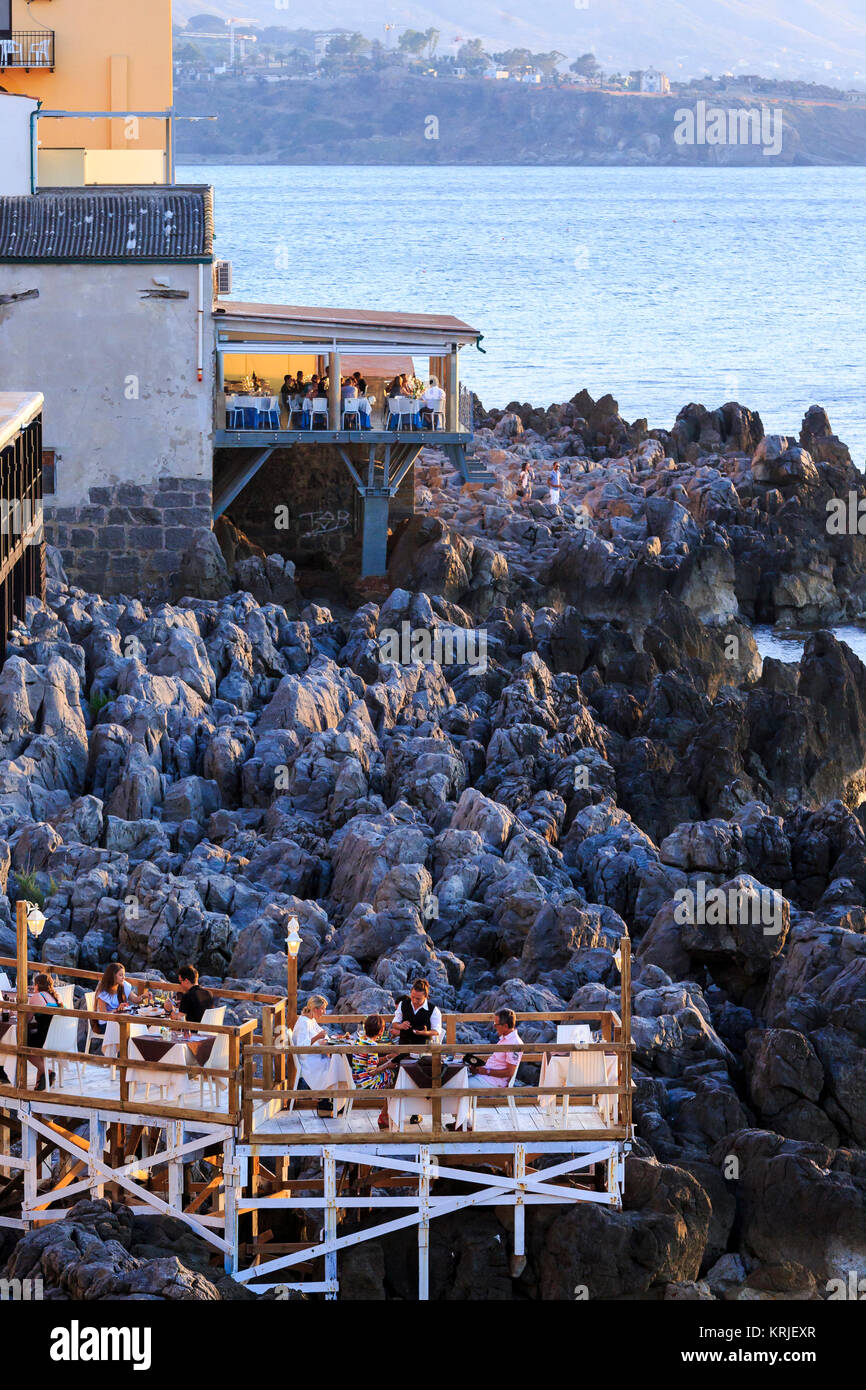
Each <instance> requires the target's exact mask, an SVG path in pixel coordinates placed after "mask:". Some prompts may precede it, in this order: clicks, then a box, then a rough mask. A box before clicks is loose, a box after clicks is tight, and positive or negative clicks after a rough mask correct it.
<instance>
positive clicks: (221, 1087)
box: [198, 1033, 229, 1110]
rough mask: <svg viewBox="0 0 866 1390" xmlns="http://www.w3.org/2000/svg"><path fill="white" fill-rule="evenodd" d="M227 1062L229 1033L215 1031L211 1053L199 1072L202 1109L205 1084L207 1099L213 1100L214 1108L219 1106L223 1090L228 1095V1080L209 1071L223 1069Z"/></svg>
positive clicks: (226, 1066) (202, 1106)
mask: <svg viewBox="0 0 866 1390" xmlns="http://www.w3.org/2000/svg"><path fill="white" fill-rule="evenodd" d="M228 1064H229V1035H228V1033H217V1035H216V1041H215V1042H214V1045H213V1048H212V1049H211V1054H210V1056H209V1057H208V1059H207V1061H206V1062H205V1064H204V1066H203V1067H202V1069H201V1072H200V1074H199V1083H198V1084H199V1100H200V1101H201V1108H202V1110H204V1088H205V1086H207V1088H208V1091H209V1092H210V1095H209V1099H210V1100H212V1101H213V1107H214V1109H215V1110H218V1109H219V1106H220V1095H221V1092H222V1091H225V1093H226V1097H228V1089H229V1088H228V1082H227V1081H226V1079H225V1077H223V1076H212V1075H209V1073H210V1072H214V1071H225V1070H227V1068H228Z"/></svg>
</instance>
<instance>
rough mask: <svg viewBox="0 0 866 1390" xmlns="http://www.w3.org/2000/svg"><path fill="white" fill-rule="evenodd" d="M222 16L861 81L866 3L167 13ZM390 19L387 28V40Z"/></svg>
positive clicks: (640, 63) (626, 61)
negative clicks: (430, 31) (424, 32)
mask: <svg viewBox="0 0 866 1390" xmlns="http://www.w3.org/2000/svg"><path fill="white" fill-rule="evenodd" d="M203 12H204V13H213V14H219V15H221V16H223V17H228V16H229V15H231V16H236V17H238V18H249V19H251V20H258V21H260V22H261V23H263V24H283V25H287V26H289V27H291V28H311V29H326V28H329V27H332V26H333V27H338V28H351V29H360V30H361V31H362V32H363V33H365V34H366V35H367V36H368V37H374V36H379V37H381V38H382V39H383V40H385V39H386V37H387V38H388V39H389V40H390V41H391V42H394V41H395V39H396V34H398V33H399V32H400V30H402V29H404V28H413V29H427V28H429V27H430V26H434V27H435V28H437V29H439V30H440V31H441V40H440V49H441V50H442V51H445V52H447V51H451V52H453V51H455V48H456V46H457V41H458V36H459V37H460V38H467V37H468V38H476V37H477V38H481V39H483V40H484V42H485V44H486V45H488V46H489V45H492V46H493V47H494V48H504V47H528V48H532V49H536V50H537V49H544V50H550V49H553V48H555V49H559V50H560V51H561V52H564V53H567V54H568V56H569V57H570V58H571V57H573V56H575V55H576V54H578V53H582V52H586V51H588V50H592V51H594V52H595V54H596V57H597V58H598V60H599V62H600V63H601V64H602V66H603V67H604V68H605V69H606V70H607V71H613V70H614V69H615V68H623V69H626V70H627V69H629V68H632V67H647V66H650V65H654V66H657V67H661V68H664V69H665V70H666V71H667V72H669V73H670V74H671V75H677V76H686V77H690V76H696V75H699V74H700V73H702V72H707V71H709V72H712V73H720V72H724V71H733V72H738V71H739V72H756V71H759V72H762V73H764V74H766V75H767V76H785V75H791V76H797V77H805V78H808V79H811V80H821V79H822V78H823V79H824V80H826V81H830V82H833V83H837V84H838V83H842V84H848V83H853V82H855V81H856V82H858V84H859V83H860V82H863V81H864V80H866V0H514V2H513V3H507V4H496V3H491V0H317V3H316V4H314V5H301V4H297V3H296V0H287V3H284V2H283V0H215V3H213V4H208V3H206V0H204V2H203V0H175V14H176V16H177V18H178V19H180V20H184V19H186V18H188V17H189V15H191V14H200V13H203ZM386 23H390V24H393V25H394V26H395V28H394V30H393V31H391V32H390V34H387V35H386V30H385V25H386Z"/></svg>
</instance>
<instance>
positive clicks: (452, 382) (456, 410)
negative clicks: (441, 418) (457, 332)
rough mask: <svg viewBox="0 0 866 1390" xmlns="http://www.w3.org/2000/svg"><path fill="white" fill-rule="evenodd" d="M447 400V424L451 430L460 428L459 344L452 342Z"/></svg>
mask: <svg viewBox="0 0 866 1390" xmlns="http://www.w3.org/2000/svg"><path fill="white" fill-rule="evenodd" d="M446 389H447V392H448V396H447V400H446V402H445V410H446V414H445V424H446V426H447V428H448V429H449V430H451V431H457V430H459V428H460V357H459V352H458V349H457V344H456V343H452V344H451V355H450V356H449V358H448V386H447V388H446Z"/></svg>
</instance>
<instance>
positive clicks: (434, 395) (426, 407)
mask: <svg viewBox="0 0 866 1390" xmlns="http://www.w3.org/2000/svg"><path fill="white" fill-rule="evenodd" d="M421 409H422V411H423V412H424V413H425V414H426V415H429V416H430V422H431V424H432V422H433V412H434V411H436V412H437V413H438V414H443V413H444V410H445V392H444V391H443V390H442V387H441V386H440V385H439V378H438V377H437V376H431V378H430V384H429V386H428V387H427V389H426V391H425V392H424V394H423V395H422V397H421Z"/></svg>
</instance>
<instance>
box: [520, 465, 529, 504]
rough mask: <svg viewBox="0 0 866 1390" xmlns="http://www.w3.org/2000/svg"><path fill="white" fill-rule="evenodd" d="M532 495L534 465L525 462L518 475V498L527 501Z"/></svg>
mask: <svg viewBox="0 0 866 1390" xmlns="http://www.w3.org/2000/svg"><path fill="white" fill-rule="evenodd" d="M531 497H532V466H531V464H530V463H529V462H526V463H524V465H523V467H522V468H521V470H520V472H519V473H518V475H517V500H518V502H526V501H528V500H529V499H530V498H531Z"/></svg>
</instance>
